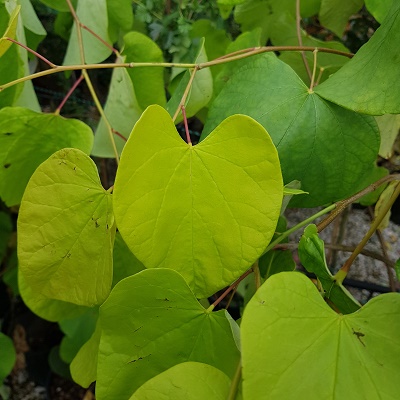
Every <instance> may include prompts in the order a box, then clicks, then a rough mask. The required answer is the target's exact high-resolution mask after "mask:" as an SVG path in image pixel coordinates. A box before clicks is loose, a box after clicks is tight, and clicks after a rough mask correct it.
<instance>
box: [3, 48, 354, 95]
mask: <svg viewBox="0 0 400 400" xmlns="http://www.w3.org/2000/svg"><path fill="white" fill-rule="evenodd" d="M315 49H316V47H309V46H303V47H300V46H265V47H258V48H254V50H252V51H249V52H247V53H244V54H237V55H235V56H231V55H227V57H226V58H220V59H215V60H212V61H208V62H205V63H201V64H188V63H182V64H181V63H157V62H130V63H121V64H116V63H104V64H77V65H57V66H55V67H54V68H51V69H47V70H45V71H40V72H36V73H35V74H31V75H27V76H24V77H22V78H18V79H15V80H13V81H11V82H8V83H5V84H3V85H1V86H0V91H2V90H4V89H7V88H9V87H11V86H14V85H16V84H18V83H22V82H25V81H29V80H33V79H36V78H40V77H42V76H46V75H51V74H55V73H58V72H64V71H76V70H81V69H87V70H89V69H110V68H137V67H165V68H170V67H178V68H187V69H192V68H196V67H197V69H198V70H200V69H203V68H208V67H211V66H213V65H219V64H224V63H227V62H231V61H235V60H241V59H243V58H246V57H251V56H254V55H257V54H261V53H266V52H271V51H274V52H275V51H314V50H315ZM317 49H318V51H319V52H322V53H331V54H337V55H341V56H344V57H348V58H352V57H353V56H354V54H352V53H346V52H343V51H339V50H335V49H328V48H322V47H321V48H319V47H318V48H317Z"/></svg>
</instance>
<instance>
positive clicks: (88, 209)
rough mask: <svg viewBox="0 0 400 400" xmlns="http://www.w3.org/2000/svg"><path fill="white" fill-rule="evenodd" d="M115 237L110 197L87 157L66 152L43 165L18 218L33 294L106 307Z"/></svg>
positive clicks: (20, 247)
mask: <svg viewBox="0 0 400 400" xmlns="http://www.w3.org/2000/svg"><path fill="white" fill-rule="evenodd" d="M114 234H115V226H114V217H113V214H112V203H111V195H110V193H108V192H106V191H105V190H104V189H103V187H102V186H101V183H100V179H99V176H98V173H97V167H96V165H95V164H94V162H93V161H92V160H91V159H90V158H89V157H88V156H86V155H85V154H84V153H82V152H81V151H80V150H77V149H63V150H60V151H58V152H57V153H55V154H54V155H53V156H51V157H50V158H49V159H48V160H46V161H45V162H44V163H42V164H41V165H40V166H39V167H38V169H37V170H36V171H35V173H34V174H33V176H32V178H31V180H30V181H29V184H28V186H27V189H26V191H25V194H24V197H23V199H22V203H21V208H20V213H19V218H18V259H19V262H20V266H19V267H20V271H21V274H23V276H24V279H25V281H26V283H27V284H28V285H29V286H30V287H31V290H32V292H34V293H39V295H40V296H42V295H43V296H45V297H47V298H49V299H55V300H61V301H64V302H69V303H73V304H77V305H83V306H89V307H90V306H93V305H96V304H101V303H102V302H103V301H104V300H105V298H106V297H107V296H108V293H109V291H110V288H111V282H112V246H113V240H114Z"/></svg>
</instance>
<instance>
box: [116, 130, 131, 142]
mask: <svg viewBox="0 0 400 400" xmlns="http://www.w3.org/2000/svg"><path fill="white" fill-rule="evenodd" d="M112 133H113V134H114V135H117V136H118V137H120V138H121V139H122V140H124V141H125V142H126V141H127V140H128V139H127V138H126V137H125V136H123V135H122V134H121V133H119V132H118V131H116V130H115V129H112Z"/></svg>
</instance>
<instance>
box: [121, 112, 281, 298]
mask: <svg viewBox="0 0 400 400" xmlns="http://www.w3.org/2000/svg"><path fill="white" fill-rule="evenodd" d="M282 192H283V185H282V181H281V172H280V166H279V160H278V157H277V153H276V149H275V147H274V145H273V144H272V142H271V139H270V138H269V136H268V134H267V132H266V131H265V129H264V128H262V126H260V125H259V124H258V123H256V122H255V121H254V120H252V119H251V118H249V117H246V116H242V115H235V116H232V117H230V118H228V119H227V120H225V121H224V122H223V123H221V125H219V127H218V128H216V129H215V130H214V132H213V133H212V134H211V135H210V137H209V138H208V139H207V140H204V141H203V142H202V143H200V144H199V145H197V146H191V145H189V144H186V143H185V142H184V141H183V140H182V139H181V138H180V137H179V135H178V133H177V131H176V128H175V126H174V124H173V122H172V119H171V117H170V116H169V115H168V113H167V111H165V110H164V109H163V108H161V107H159V106H151V107H149V108H148V109H147V110H146V111H145V112H144V114H143V116H142V117H141V119H140V120H139V121H138V122H137V123H136V125H135V128H134V130H133V132H132V134H131V136H130V138H129V140H128V142H127V144H126V146H125V148H124V151H123V153H122V156H121V163H120V166H119V169H118V172H117V177H116V181H115V188H114V197H115V198H114V201H115V203H114V204H115V215H116V219H117V225H118V229H119V230H120V232H121V235H122V237H123V238H124V240H125V242H126V243H127V245H128V247H129V248H130V249H131V250H132V252H133V253H134V254H135V255H136V256H137V257H138V259H139V260H140V261H142V262H143V264H144V265H145V266H146V267H147V268H159V267H162V268H172V269H175V270H177V271H178V272H180V273H181V274H182V275H183V276H184V277H185V279H186V281H187V282H188V284H189V286H190V287H191V288H192V290H193V291H194V292H195V294H196V295H197V296H198V297H199V298H203V297H207V296H209V295H211V294H212V293H214V292H215V291H217V290H218V289H221V288H223V287H224V286H226V285H227V284H230V283H232V282H233V281H234V280H235V279H236V278H238V277H239V276H240V275H241V274H242V273H243V272H245V271H246V270H247V269H248V268H250V266H251V265H252V263H253V262H254V261H255V260H256V259H257V258H258V257H259V256H260V255H261V254H262V252H263V251H264V250H265V248H266V246H267V245H268V243H269V241H270V239H271V237H272V235H273V233H274V230H275V226H276V222H277V220H278V217H279V210H280V206H281V202H282Z"/></svg>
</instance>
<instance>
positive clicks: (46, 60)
mask: <svg viewBox="0 0 400 400" xmlns="http://www.w3.org/2000/svg"><path fill="white" fill-rule="evenodd" d="M5 39H7V40H9V41H10V42H13V43H15V44H17V45H18V46H21V47H22V48H24V49H25V50H26V51H29V53H32V54H34V55H35V56H36V57H37V58H40V59H41V60H42V61H44V62H45V63H46V64H47V65H50V67H51V68H55V67H57V65H56V64H53V63H52V62H51V61H49V60H48V59H47V58H45V57H43V56H42V55H40V54H39V53H37V52H36V51H35V50H32V49H30V48H29V47H28V46H25V45H24V44H22V43H20V42H18V40H14V39H11V38H9V37H8V38H5Z"/></svg>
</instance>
